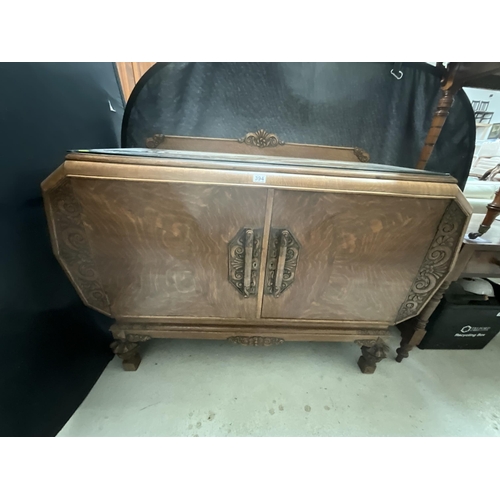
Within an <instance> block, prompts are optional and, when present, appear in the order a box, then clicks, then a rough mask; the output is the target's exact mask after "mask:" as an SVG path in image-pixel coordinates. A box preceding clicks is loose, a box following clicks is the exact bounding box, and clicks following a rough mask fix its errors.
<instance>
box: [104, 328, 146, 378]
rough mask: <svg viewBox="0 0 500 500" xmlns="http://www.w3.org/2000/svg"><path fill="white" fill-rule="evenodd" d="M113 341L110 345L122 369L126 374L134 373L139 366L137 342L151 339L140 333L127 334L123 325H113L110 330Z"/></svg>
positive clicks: (139, 357) (139, 356) (139, 358)
mask: <svg viewBox="0 0 500 500" xmlns="http://www.w3.org/2000/svg"><path fill="white" fill-rule="evenodd" d="M110 330H111V333H112V334H113V338H114V339H115V341H114V342H113V343H112V344H111V346H110V347H111V349H112V351H113V352H114V353H115V354H116V355H117V356H118V357H119V358H121V359H122V360H123V362H122V365H123V369H124V370H125V371H127V372H135V371H136V370H137V368H139V365H140V364H141V355H140V354H139V344H138V342H146V341H148V340H150V339H151V337H150V336H149V335H144V334H142V333H127V330H126V329H125V328H124V326H123V325H121V324H119V323H115V324H114V325H112V326H111V328H110Z"/></svg>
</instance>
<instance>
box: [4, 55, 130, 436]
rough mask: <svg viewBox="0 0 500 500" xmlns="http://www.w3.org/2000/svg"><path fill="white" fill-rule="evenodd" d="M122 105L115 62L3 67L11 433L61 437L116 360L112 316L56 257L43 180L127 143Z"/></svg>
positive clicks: (7, 421)
mask: <svg viewBox="0 0 500 500" xmlns="http://www.w3.org/2000/svg"><path fill="white" fill-rule="evenodd" d="M111 107H112V108H113V109H114V110H115V111H114V112H113V111H111ZM123 109H124V102H123V97H122V94H121V89H120V87H119V84H118V80H117V77H116V73H115V66H114V64H113V63H1V64H0V132H1V133H0V175H1V177H0V235H1V244H0V345H1V348H2V353H1V362H0V435H2V436H52V435H55V434H56V433H57V432H58V431H59V430H60V429H61V427H62V426H63V425H64V424H65V423H66V421H67V420H68V418H69V417H70V416H71V415H72V413H73V412H74V411H75V410H76V408H77V407H78V405H79V404H80V403H81V402H82V401H83V399H84V398H85V396H86V395H87V394H88V392H89V391H90V389H91V388H92V386H93V385H94V383H95V382H96V380H97V379H98V378H99V376H100V374H101V372H102V370H103V369H104V368H105V366H106V364H107V363H108V362H109V360H110V359H111V357H112V355H111V352H110V350H109V343H110V342H111V338H110V335H109V333H108V331H107V330H108V327H109V325H110V320H109V318H106V317H104V316H102V315H100V314H99V313H97V312H94V311H92V310H91V309H89V308H87V307H85V306H84V305H83V303H82V302H81V300H80V298H79V297H78V296H77V294H76V292H75V290H74V289H73V287H72V285H71V284H70V282H69V280H68V279H67V278H66V276H65V274H64V272H63V270H62V269H61V267H60V266H59V264H58V262H57V261H56V259H55V258H54V256H53V254H52V249H51V246H50V240H49V233H48V228H47V222H46V219H45V213H44V209H43V204H42V197H41V189H40V183H41V182H42V180H43V179H45V178H46V177H47V176H48V175H49V174H50V173H51V172H52V171H53V170H54V169H55V168H56V167H57V166H58V165H60V164H61V163H62V162H63V160H64V156H65V154H66V151H67V150H68V149H75V148H81V149H90V148H104V147H117V146H119V130H120V126H121V120H122V116H123Z"/></svg>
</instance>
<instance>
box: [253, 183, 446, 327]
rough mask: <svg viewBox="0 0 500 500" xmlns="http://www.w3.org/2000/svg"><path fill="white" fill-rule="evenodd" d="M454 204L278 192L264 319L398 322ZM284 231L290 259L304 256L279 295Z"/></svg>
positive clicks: (428, 200) (419, 199) (275, 194)
mask: <svg viewBox="0 0 500 500" xmlns="http://www.w3.org/2000/svg"><path fill="white" fill-rule="evenodd" d="M449 203H450V200H449V199H429V198H412V197H399V196H389V195H372V194H363V193H349V194H348V193H345V194H344V193H318V192H304V191H285V190H276V191H275V193H274V200H273V211H272V219H271V233H270V234H271V237H270V241H269V248H270V251H271V254H272V252H273V250H272V249H273V248H274V249H275V250H274V254H273V255H274V257H275V258H274V259H273V258H271V257H272V255H271V254H268V255H269V257H268V260H267V263H266V266H268V267H269V266H270V268H271V269H266V274H267V276H266V281H265V283H266V285H267V286H266V289H265V294H264V297H263V304H262V317H263V318H283V319H288V318H289V319H317V320H346V321H374V322H376V321H380V322H389V323H391V322H393V321H394V319H395V317H396V315H397V312H398V310H399V308H400V306H401V304H402V303H403V301H404V300H405V298H406V296H407V294H408V291H409V289H410V287H411V285H412V282H413V280H414V278H415V276H416V274H417V272H418V270H419V268H420V266H421V264H422V262H423V260H424V257H425V254H426V252H427V250H428V248H429V246H430V244H431V241H432V239H433V237H434V235H435V234H436V230H437V228H438V225H439V222H440V220H441V218H442V216H443V213H444V211H445V210H446V207H447V206H448V204H449ZM283 230H285V231H288V232H289V233H286V234H289V237H288V246H289V248H288V249H287V251H289V252H290V251H291V253H289V256H291V255H292V253H293V252H295V251H297V252H298V259H297V261H296V263H293V265H295V264H296V267H295V268H294V269H292V270H290V269H285V270H284V277H283V266H282V265H281V268H282V272H281V278H280V279H281V280H282V282H283V279H284V281H285V282H286V281H287V279H288V280H289V281H288V282H287V284H286V288H285V289H284V290H283V291H282V292H281V293H279V294H276V295H277V296H276V295H275V294H273V290H272V283H273V282H274V281H275V280H276V274H277V273H278V274H279V271H278V270H277V268H279V267H280V265H279V264H278V260H279V251H280V250H279V246H280V235H282V234H283ZM281 241H285V240H284V239H283V238H282V237H281ZM293 246H295V247H296V248H295V249H293V248H292V249H291V247H293ZM290 249H291V250H290ZM293 257H294V256H293V255H292V260H293ZM291 276H293V281H291V283H290V277H291Z"/></svg>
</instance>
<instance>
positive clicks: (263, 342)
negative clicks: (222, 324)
mask: <svg viewBox="0 0 500 500" xmlns="http://www.w3.org/2000/svg"><path fill="white" fill-rule="evenodd" d="M227 340H229V342H232V343H233V344H240V345H250V346H255V347H269V346H272V345H281V344H283V343H284V342H285V340H284V339H280V338H277V337H259V336H254V337H245V336H238V337H228V338H227Z"/></svg>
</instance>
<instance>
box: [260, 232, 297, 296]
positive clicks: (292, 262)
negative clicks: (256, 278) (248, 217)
mask: <svg viewBox="0 0 500 500" xmlns="http://www.w3.org/2000/svg"><path fill="white" fill-rule="evenodd" d="M298 259H299V242H298V241H297V240H296V239H295V237H294V236H293V234H292V233H291V232H290V231H289V230H288V229H275V228H271V234H270V237H269V251H268V254H267V267H266V280H265V286H264V293H265V294H266V295H273V296H274V297H276V298H278V297H279V296H280V295H281V294H282V293H283V292H284V291H285V290H286V289H287V288H288V287H289V286H290V285H291V284H292V283H293V281H294V279H295V270H296V269H297V262H298Z"/></svg>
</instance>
